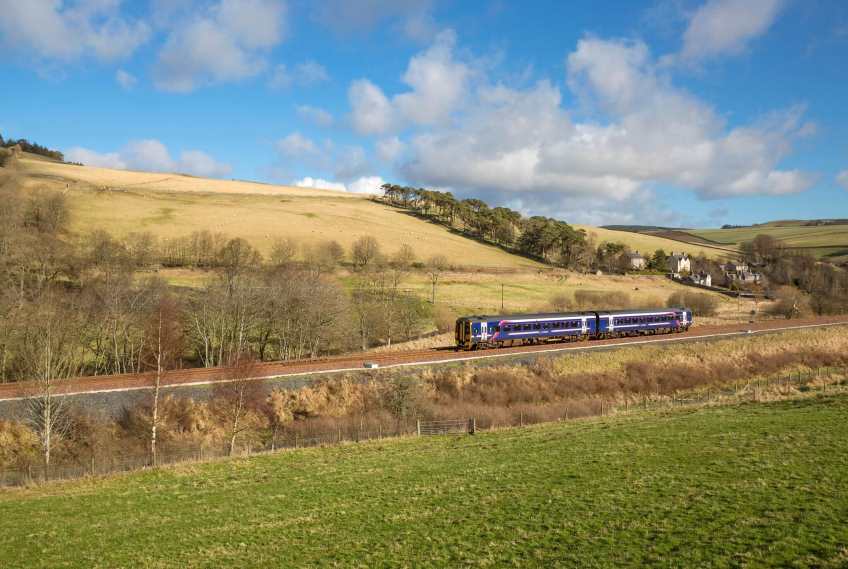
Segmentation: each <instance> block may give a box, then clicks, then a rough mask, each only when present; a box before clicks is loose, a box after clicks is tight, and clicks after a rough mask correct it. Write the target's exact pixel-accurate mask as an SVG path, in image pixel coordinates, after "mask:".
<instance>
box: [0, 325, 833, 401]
mask: <svg viewBox="0 0 848 569" xmlns="http://www.w3.org/2000/svg"><path fill="white" fill-rule="evenodd" d="M841 325H848V316H838V317H826V318H815V319H806V320H792V321H787V320H767V321H762V322H757V323H754V324H732V325H723V326H696V327H693V328H691V329H690V330H689V331H687V332H683V333H679V334H668V335H656V336H633V337H624V338H609V339H604V340H592V341H583V342H566V343H551V344H537V345H527V346H516V347H508V348H500V349H490V350H482V351H475V352H456V351H454V349H453V347H452V346H450V347H443V348H432V349H426V350H414V351H407V352H385V353H356V354H347V355H340V356H331V357H326V358H320V359H313V360H294V361H277V362H263V363H258V364H256V365H255V367H254V373H253V375H254V377H253V378H252V379H256V380H261V379H271V378H280V377H291V376H304V375H310V374H317V373H325V374H326V373H342V372H350V371H362V370H363V369H364V368H365V366H366V364H373V365H374V366H376V367H378V368H396V367H404V366H418V365H436V364H445V363H451V362H463V361H475V360H487V359H492V358H503V357H510V356H520V355H523V354H524V355H530V354H540V353H556V352H568V351H585V350H593V349H599V348H610V347H618V346H628V345H640V344H657V343H671V342H680V341H691V340H698V339H705V340H706V339H718V338H722V337H732V336H742V335H748V334H759V333H770V332H778V331H784V330H798V329H805V328H817V327H826V326H841ZM231 373H232V372H231V371H230V370H228V369H227V368H189V369H180V370H173V371H169V372H168V373H167V374H166V376H165V377H164V379H163V382H162V385H163V386H164V387H170V388H172V387H180V386H198V385H211V384H214V383H218V382H225V381H228V380H229V379H230V378H231ZM152 383H153V376H152V374H150V373H145V374H121V375H101V376H86V377H78V378H73V379H70V380H67V381H63V382H62V384H61V388H57V391H56V392H55V394H56V395H80V394H87V393H104V392H115V391H132V390H144V389H151V388H152ZM34 392H35V385H34V384H32V383H30V382H19V383H7V384H0V401H11V400H19V399H25V398H27V397H30V396H31V395H33V394H34Z"/></svg>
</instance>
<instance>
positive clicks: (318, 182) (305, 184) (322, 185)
mask: <svg viewBox="0 0 848 569" xmlns="http://www.w3.org/2000/svg"><path fill="white" fill-rule="evenodd" d="M292 185H293V186H297V187H298V188H316V189H319V190H338V191H340V192H346V191H347V186H345V185H344V184H342V183H339V182H330V181H328V180H324V179H323V178H312V177H310V176H307V177H305V178H302V179H300V180H297V181H296V182H292Z"/></svg>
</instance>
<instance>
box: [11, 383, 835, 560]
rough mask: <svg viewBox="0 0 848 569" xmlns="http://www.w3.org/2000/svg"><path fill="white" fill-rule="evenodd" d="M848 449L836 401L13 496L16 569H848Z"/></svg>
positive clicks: (267, 461) (255, 462)
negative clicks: (650, 568)
mask: <svg viewBox="0 0 848 569" xmlns="http://www.w3.org/2000/svg"><path fill="white" fill-rule="evenodd" d="M846 441H848V397H846V396H845V395H831V396H819V397H807V398H801V399H795V400H786V401H780V402H772V403H747V404H740V405H735V406H725V407H705V408H698V409H683V410H676V411H669V412H651V413H647V412H642V413H640V414H635V415H629V416H627V415H625V416H619V417H612V418H602V419H591V420H582V421H571V422H567V423H558V424H548V425H540V426H535V427H529V428H523V429H513V430H506V431H495V432H487V433H481V434H478V435H476V436H473V437H468V436H467V437H462V438H454V437H438V438H429V439H416V438H408V439H400V440H384V441H377V442H370V443H360V444H349V445H344V446H341V447H332V448H318V449H308V450H297V451H290V452H284V453H281V454H276V455H269V456H263V457H255V458H252V459H240V460H227V461H220V462H216V463H209V464H198V465H185V466H180V467H175V468H167V469H162V470H158V471H147V472H142V473H135V474H130V475H126V476H117V477H112V478H108V479H99V480H90V481H82V482H73V483H62V484H52V485H48V486H46V487H34V488H30V489H16V490H7V491H3V492H0V530H2V531H0V565H2V566H3V567H9V568H12V567H81V566H84V567H130V566H132V567H138V566H144V567H221V566H227V567H268V566H279V567H295V566H297V567H304V566H346V567H349V566H356V567H375V566H407V567H456V566H475V567H478V566H487V567H488V566H525V567H527V566H534V567H553V566H622V565H624V566H644V565H649V564H654V565H664V566H686V567H726V566H739V565H749V566H821V567H841V566H844V565H845V563H846V561H848V524H846V523H845V521H846V519H848V490H846V488H848V458H846V457H848V442H846Z"/></svg>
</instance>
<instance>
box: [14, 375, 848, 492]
mask: <svg viewBox="0 0 848 569" xmlns="http://www.w3.org/2000/svg"><path fill="white" fill-rule="evenodd" d="M847 377H848V367H841V366H839V367H837V366H829V367H819V368H815V369H812V370H807V371H795V372H791V373H788V374H781V375H779V376H773V377H769V378H758V379H752V380H745V381H736V382H733V383H729V384H724V385H722V386H720V387H710V388H705V389H701V390H698V391H695V392H684V393H675V394H672V395H664V394H659V393H656V394H643V395H641V396H640V397H638V398H633V397H630V398H627V399H624V400H621V401H600V402H599V405H598V407H597V408H596V409H595V410H594V411H593V412H592V413H591V414H590V415H588V416H599V415H601V416H602V415H610V414H613V413H622V412H624V413H630V412H641V411H645V410H663V409H669V408H673V407H679V406H700V405H705V404H711V403H721V402H729V401H745V400H751V401H761V400H763V399H764V398H766V397H771V396H773V395H790V394H792V393H793V392H795V393H797V392H802V393H803V392H819V393H828V392H834V393H835V392H841V391H844V388H845V387H848V379H846V378H847ZM585 416H587V415H583V417H585ZM575 418H577V417H574V416H572V417H569V413H568V411H567V410H566V412H565V414H564V416H562V417H560V418H559V420H569V419H575ZM527 419H528V418H527V417H525V415H524V414H523V413H522V414H520V415H519V416H518V417H515V418H514V419H510V420H508V421H500V422H495V421H493V420H491V419H487V418H485V417H480V418H467V419H456V420H454V419H447V420H435V421H425V420H416V419H411V420H409V421H399V422H396V423H395V424H393V425H382V424H372V423H369V424H366V423H364V422H362V423H361V424H360V425H358V426H351V425H347V426H342V427H338V428H336V429H333V430H332V431H324V432H317V433H316V432H310V431H307V432H303V433H299V432H286V433H283V434H281V435H280V436H273V437H271V438H270V440H268V441H267V442H265V443H263V444H252V445H249V446H244V447H242V448H240V449H239V450H238V452H236V453H234V454H232V455H231V454H230V453H229V452H228V451H227V449H226V447H225V446H224V445H194V446H188V447H185V446H184V447H170V448H169V447H163V448H162V449H161V450H160V451H159V452H158V453H157V465H158V466H165V465H170V464H180V463H191V462H203V461H209V460H215V459H218V458H224V457H228V456H240V457H245V456H254V455H259V454H268V453H274V452H280V451H283V450H287V449H297V448H307V447H320V446H331V445H338V444H341V443H345V442H360V441H370V440H377V439H384V438H397V437H403V436H411V435H416V434H417V435H439V434H463V433H474V432H479V431H487V430H494V429H501V428H508V427H519V426H524V425H529V424H532V423H536V422H538V421H530V420H527ZM149 467H150V456H149V454H147V453H143V454H121V455H109V454H106V455H101V454H91V455H90V456H89V457H86V458H85V459H78V460H76V461H74V462H62V463H54V464H51V465H50V468H49V469H48V470H47V471H45V469H44V468H43V466H42V465H39V464H30V465H27V466H25V467H21V468H17V469H6V470H0V487H3V486H24V485H29V484H33V483H39V482H44V481H45V480H47V479H49V480H71V479H79V478H85V477H92V476H103V475H108V474H116V473H121V472H129V471H134V470H140V469H144V468H149Z"/></svg>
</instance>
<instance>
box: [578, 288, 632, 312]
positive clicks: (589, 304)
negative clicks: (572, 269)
mask: <svg viewBox="0 0 848 569" xmlns="http://www.w3.org/2000/svg"><path fill="white" fill-rule="evenodd" d="M574 303H575V305H576V306H575V308H577V309H578V310H588V309H595V310H619V309H623V308H630V307H631V300H630V295H629V294H627V293H626V292H621V291H606V292H605V291H598V290H578V291H577V292H575V293H574Z"/></svg>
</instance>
